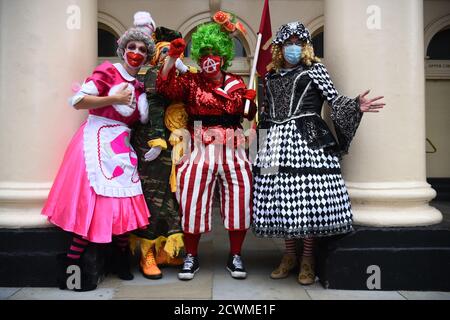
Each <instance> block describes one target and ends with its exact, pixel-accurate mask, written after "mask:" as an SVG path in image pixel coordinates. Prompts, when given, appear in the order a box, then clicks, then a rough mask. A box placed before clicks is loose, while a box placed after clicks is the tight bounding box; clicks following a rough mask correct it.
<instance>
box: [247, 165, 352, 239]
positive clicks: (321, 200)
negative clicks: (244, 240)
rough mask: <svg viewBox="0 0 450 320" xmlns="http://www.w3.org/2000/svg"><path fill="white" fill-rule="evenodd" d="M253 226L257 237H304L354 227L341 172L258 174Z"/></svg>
mask: <svg viewBox="0 0 450 320" xmlns="http://www.w3.org/2000/svg"><path fill="white" fill-rule="evenodd" d="M253 201H254V207H253V209H254V215H253V224H252V229H253V231H254V232H255V234H256V235H258V236H263V237H282V238H301V237H303V236H310V235H315V236H321V235H322V236H324V235H334V234H339V233H344V232H348V231H351V230H352V211H351V204H350V199H349V197H348V193H347V189H346V187H345V184H344V181H343V180H342V176H341V175H340V174H308V175H293V174H289V173H279V174H277V175H257V176H255V181H254V200H253Z"/></svg>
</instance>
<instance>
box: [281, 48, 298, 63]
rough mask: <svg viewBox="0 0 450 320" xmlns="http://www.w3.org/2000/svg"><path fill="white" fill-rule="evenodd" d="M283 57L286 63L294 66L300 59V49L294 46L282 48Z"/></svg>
mask: <svg viewBox="0 0 450 320" xmlns="http://www.w3.org/2000/svg"><path fill="white" fill-rule="evenodd" d="M283 56H284V59H286V61H287V62H289V63H290V64H293V65H296V64H298V63H299V62H300V59H301V57H302V47H301V46H299V45H296V44H291V45H287V46H285V47H284V48H283Z"/></svg>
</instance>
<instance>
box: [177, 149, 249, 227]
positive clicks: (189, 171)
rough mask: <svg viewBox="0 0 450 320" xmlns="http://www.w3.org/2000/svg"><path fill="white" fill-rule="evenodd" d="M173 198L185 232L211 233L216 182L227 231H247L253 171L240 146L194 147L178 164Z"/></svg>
mask: <svg viewBox="0 0 450 320" xmlns="http://www.w3.org/2000/svg"><path fill="white" fill-rule="evenodd" d="M176 168H177V192H176V197H177V200H178V202H179V204H180V210H181V214H182V219H181V224H182V228H183V231H184V232H185V233H192V234H198V233H204V232H209V231H211V212H212V204H213V196H214V189H215V186H216V182H217V183H218V184H219V187H220V203H221V204H220V207H221V216H222V220H223V222H224V226H225V228H226V229H227V230H231V231H234V230H247V229H248V228H249V227H250V223H251V218H252V211H253V205H252V183H253V181H252V172H251V167H250V163H249V161H248V160H247V156H246V154H245V149H244V148H243V147H237V148H234V147H233V146H229V145H226V144H214V143H211V144H208V145H204V144H203V143H202V144H199V145H196V146H195V147H194V148H193V150H192V152H191V153H190V154H188V155H186V156H185V157H184V158H183V159H182V160H181V162H180V163H179V164H178V165H177V167H176Z"/></svg>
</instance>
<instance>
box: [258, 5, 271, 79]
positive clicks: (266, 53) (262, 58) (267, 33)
mask: <svg viewBox="0 0 450 320" xmlns="http://www.w3.org/2000/svg"><path fill="white" fill-rule="evenodd" d="M258 33H259V34H261V35H262V39H261V46H260V48H259V58H258V64H257V65H256V70H257V72H258V75H259V76H260V77H264V76H265V74H266V73H267V71H268V70H267V69H268V66H269V64H270V62H271V61H272V53H271V51H270V49H271V47H272V25H271V23H270V10H269V0H264V8H263V12H262V16H261V24H260V25H259V32H258ZM269 68H270V66H269Z"/></svg>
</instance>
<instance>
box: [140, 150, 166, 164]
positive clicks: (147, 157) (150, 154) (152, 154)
mask: <svg viewBox="0 0 450 320" xmlns="http://www.w3.org/2000/svg"><path fill="white" fill-rule="evenodd" d="M161 150H162V149H161V147H153V148H151V149H150V150H149V151H148V152H147V153H146V154H145V155H144V159H145V161H147V162H150V161H153V160H155V159H156V158H158V156H159V154H160V153H161Z"/></svg>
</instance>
